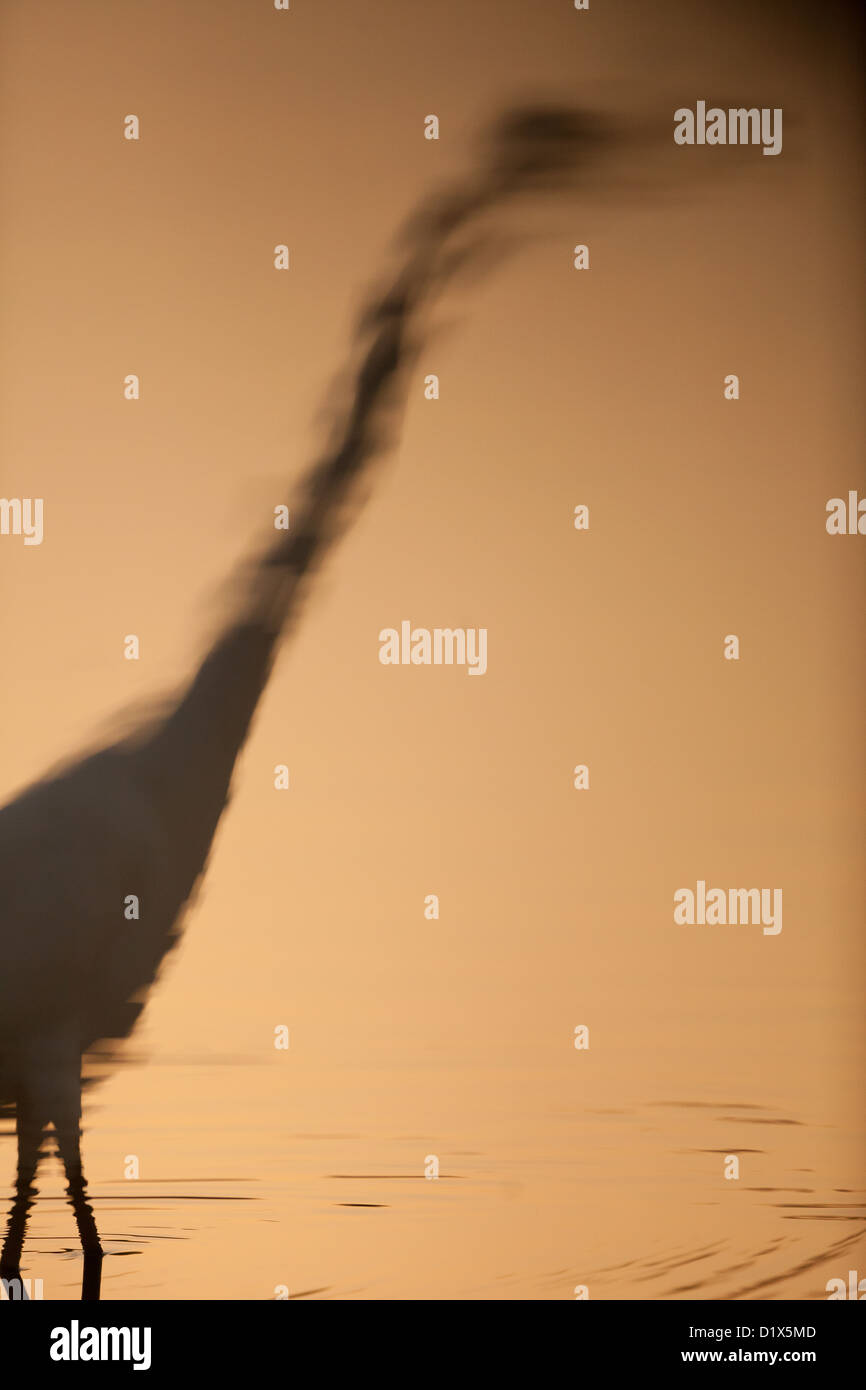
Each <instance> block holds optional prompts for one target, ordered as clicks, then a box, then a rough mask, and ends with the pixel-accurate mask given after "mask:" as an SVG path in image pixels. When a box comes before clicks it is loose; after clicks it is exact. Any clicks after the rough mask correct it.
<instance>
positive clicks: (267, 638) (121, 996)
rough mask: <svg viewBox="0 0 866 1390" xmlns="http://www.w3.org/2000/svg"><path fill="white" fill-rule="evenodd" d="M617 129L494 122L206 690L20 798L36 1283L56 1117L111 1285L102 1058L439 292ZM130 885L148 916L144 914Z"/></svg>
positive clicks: (442, 204) (11, 965) (407, 279)
mask: <svg viewBox="0 0 866 1390" xmlns="http://www.w3.org/2000/svg"><path fill="white" fill-rule="evenodd" d="M608 138H609V137H608V136H607V135H606V134H605V132H604V131H603V130H602V129H601V128H600V127H599V124H598V123H597V122H596V121H595V120H594V119H592V118H590V117H588V116H587V115H585V114H583V113H580V112H575V111H571V110H563V109H559V108H550V107H537V108H528V109H522V110H518V111H513V112H510V113H508V114H507V115H505V116H504V117H503V118H501V119H500V120H499V121H498V122H497V123H496V124H495V125H494V126H493V127H492V129H491V130H490V131H489V132H488V134H487V137H486V139H485V141H484V144H483V147H482V152H481V157H480V161H479V166H478V167H477V168H476V170H475V172H474V173H473V174H472V175H471V176H470V177H469V178H468V179H467V180H466V182H465V183H464V184H458V185H456V186H455V187H453V188H451V189H449V190H446V191H445V192H444V193H442V194H440V195H437V196H435V197H433V198H432V199H431V200H429V201H425V203H424V204H423V205H422V206H421V207H420V209H419V210H418V211H417V213H416V214H415V215H413V216H412V217H411V218H410V219H409V221H408V223H407V224H406V227H405V228H404V232H403V236H402V238H401V240H400V241H399V243H398V244H399V247H400V251H401V255H402V261H401V264H400V267H399V269H398V272H397V274H396V276H394V277H393V278H392V280H391V282H390V283H389V284H388V285H387V286H386V288H385V289H384V291H383V292H380V293H377V294H375V295H374V296H373V297H372V300H371V302H370V303H369V305H368V307H367V308H366V310H365V311H364V312H363V313H362V315H361V316H360V319H359V322H358V324H357V326H356V329H355V332H354V336H353V342H352V353H351V357H350V360H351V363H352V364H353V365H352V366H351V369H350V372H349V375H348V377H347V378H345V379H344V380H348V382H349V383H350V386H349V391H348V398H347V400H346V402H345V404H344V406H343V407H342V409H338V410H337V411H336V414H335V423H334V432H333V438H332V440H331V443H330V447H328V448H327V449H326V450H325V452H324V454H323V457H322V458H321V459H320V460H319V461H318V462H317V463H316V464H315V465H314V467H313V468H312V469H311V471H310V472H309V474H308V476H307V478H306V481H305V484H304V486H303V489H302V492H301V496H300V503H299V506H298V507H297V508H296V509H295V510H294V511H293V525H292V527H291V530H290V531H289V532H287V533H285V534H282V535H281V536H280V539H279V540H278V541H275V542H272V543H271V544H270V545H269V546H268V547H267V548H266V549H265V550H264V551H263V553H262V554H261V555H260V556H259V557H258V558H257V559H256V560H255V561H254V562H253V564H252V566H251V568H250V570H249V572H248V573H247V575H246V578H245V582H244V586H243V595H242V600H241V602H240V604H239V606H238V610H237V611H236V612H235V614H234V616H233V617H232V619H231V621H229V622H227V623H226V625H225V626H224V627H223V629H222V631H221V632H220V633H219V635H218V637H217V640H216V641H215V642H214V643H213V645H212V647H211V649H210V650H209V651H208V652H207V654H206V656H205V658H204V660H203V661H202V662H201V664H200V666H199V668H198V670H197V672H196V673H195V675H194V676H193V678H192V680H191V682H190V684H189V686H188V687H187V688H186V690H185V691H184V692H183V693H182V694H181V696H180V697H179V698H178V699H177V700H176V702H175V703H174V704H173V705H171V706H169V707H168V708H167V709H166V711H165V712H164V713H162V714H161V715H160V716H159V717H158V718H157V719H155V720H151V721H149V722H148V724H147V725H146V727H144V728H140V729H138V730H137V731H136V732H134V733H133V734H131V735H129V736H128V737H124V738H123V739H121V740H119V741H116V742H114V743H112V744H111V745H109V746H107V747H104V748H102V749H100V750H99V751H97V752H94V753H89V754H87V755H85V756H83V757H81V758H79V759H78V760H77V761H76V762H74V763H73V764H71V765H67V766H66V767H65V768H64V769H62V770H61V771H60V772H59V773H56V774H55V775H52V776H50V777H49V778H46V779H45V780H42V781H39V782H37V783H36V784H35V785H33V786H32V787H30V788H28V789H27V790H25V791H24V792H23V793H21V794H20V795H19V796H17V797H16V798H15V799H14V800H13V801H12V802H10V803H9V804H7V805H6V806H5V807H3V808H2V809H0V903H2V908H0V914H2V915H0V1109H2V1108H5V1110H6V1111H7V1112H8V1111H11V1110H12V1109H13V1108H14V1111H15V1115H16V1133H17V1143H18V1163H17V1174H16V1181H15V1192H14V1201H13V1205H12V1208H11V1212H10V1215H9V1224H8V1230H7V1233H6V1238H5V1243H4V1246H3V1251H2V1257H0V1275H2V1277H3V1279H5V1280H7V1281H10V1280H14V1279H20V1263H21V1256H22V1251H23V1244H24V1236H25V1226H26V1221H27V1216H28V1212H29V1210H30V1208H31V1206H32V1204H33V1201H34V1199H35V1196H36V1188H35V1186H34V1182H35V1178H36V1172H37V1166H38V1163H39V1160H40V1156H41V1154H42V1152H43V1148H44V1146H45V1145H46V1144H47V1133H48V1127H49V1126H51V1125H53V1130H54V1136H55V1142H56V1147H57V1151H58V1153H59V1156H60V1159H61V1161H62V1163H63V1166H64V1170H65V1175H66V1181H67V1192H68V1196H69V1200H70V1202H71V1205H72V1207H73V1210H74V1213H75V1218H76V1221H77V1225H78V1230H79V1235H80V1239H81V1246H82V1249H83V1252H84V1278H83V1285H82V1297H84V1298H89V1299H92V1298H98V1297H99V1289H100V1277H101V1262H102V1248H101V1245H100V1240H99V1234H98V1231H97V1227H96V1222H95V1220H94V1216H93V1211H92V1208H91V1206H90V1203H89V1201H88V1197H87V1189H86V1185H85V1178H84V1171H83V1168H82V1160H81V1090H82V1059H83V1057H84V1055H85V1054H86V1053H87V1051H88V1049H91V1048H93V1047H94V1045H95V1044H97V1043H98V1042H100V1041H101V1040H106V1039H119V1038H124V1037H126V1036H127V1035H128V1034H129V1033H130V1031H131V1029H132V1028H133V1026H134V1025H135V1022H136V1020H137V1018H138V1016H139V1013H140V1011H141V1009H142V1007H143V1003H144V999H145V997H146V993H147V990H148V988H149V986H150V985H151V984H152V982H153V981H154V979H155V977H156V975H157V972H158V971H159V968H160V964H161V962H162V961H163V959H164V958H165V956H166V953H167V952H168V951H169V950H170V948H171V946H172V944H173V942H174V941H175V940H176V938H177V933H178V927H179V923H180V921H181V919H182V916H183V913H184V910H185V909H186V908H187V906H188V905H189V903H190V901H191V899H192V897H193V895H194V892H195V889H196V885H197V884H198V882H199V880H200V878H201V875H202V874H203V872H204V870H205V866H206V863H207V859H208V854H209V851H210V847H211V842H212V840H213V836H214V832H215V830H216V828H217V824H218V822H219V820H220V817H221V815H222V813H223V811H224V809H225V807H226V805H227V802H228V798H229V790H230V784H231V779H232V773H233V769H234V766H235V762H236V760H237V758H238V754H239V752H240V750H241V748H242V747H243V745H244V742H245V740H246V738H247V735H248V733H249V729H250V724H251V721H252V719H253V716H254V714H255V710H256V706H257V704H258V702H259V700H260V697H261V695H262V691H263V690H264V687H265V685H266V683H267V680H268V675H269V673H270V670H271V667H272V664H273V661H274V658H275V654H276V651H277V648H278V645H279V642H280V640H281V639H282V638H283V637H284V636H285V634H286V632H287V631H288V629H289V628H290V626H291V625H292V623H293V621H294V620H295V618H296V617H297V615H298V612H299V607H300V600H301V597H302V595H303V593H304V592H305V591H306V589H307V587H308V583H309V580H310V576H311V574H312V572H313V571H314V570H315V568H316V566H317V565H318V564H319V562H320V561H321V559H322V557H323V555H324V554H325V552H326V550H327V549H328V547H329V545H330V544H331V543H332V542H333V540H334V539H335V538H336V537H337V535H338V534H339V533H340V531H341V530H342V529H343V528H344V526H345V525H346V523H347V521H348V520H349V519H350V512H351V510H352V508H351V503H352V501H353V498H354V501H355V503H356V506H357V502H358V497H357V488H356V486H355V485H356V484H357V482H358V481H359V479H360V478H361V476H362V475H363V474H364V473H365V472H366V471H367V468H368V465H369V464H370V462H371V460H372V459H373V458H374V457H375V456H376V455H377V454H380V453H381V452H382V450H383V449H384V448H385V447H386V445H387V442H388V435H389V433H393V431H392V430H390V431H389V429H388V426H389V425H392V424H393V418H394V414H395V412H396V410H397V409H398V407H399V405H400V398H401V394H402V393H401V392H400V391H399V390H398V389H397V388H398V386H399V384H400V383H401V381H402V380H403V379H404V371H403V369H404V368H405V366H406V364H407V363H408V362H410V361H411V360H412V359H413V357H414V354H415V352H416V351H417V347H418V344H419V342H420V341H421V329H422V323H423V315H424V308H425V305H426V304H427V303H428V302H429V301H430V300H431V299H432V298H433V296H434V295H435V293H436V292H437V290H438V289H439V288H440V286H441V285H443V284H444V282H445V281H446V280H448V279H449V278H451V277H452V276H454V275H455V274H457V273H458V272H459V271H461V269H462V268H463V267H465V266H471V265H476V266H480V265H481V264H482V263H483V262H484V260H485V254H488V255H489V253H490V251H491V249H492V248H493V246H494V243H495V234H494V229H488V230H487V231H485V230H484V227H483V214H485V213H487V212H488V211H489V210H490V209H493V208H496V207H498V206H500V205H502V204H505V203H506V202H508V201H509V200H510V199H511V198H513V197H514V196H515V195H520V194H524V193H527V192H533V191H545V190H547V191H550V190H553V191H559V190H562V189H563V188H567V187H569V186H570V185H571V184H572V182H573V180H574V176H575V174H580V172H581V169H582V168H584V167H585V166H586V163H587V161H588V162H589V164H590V165H591V164H592V163H593V156H594V155H595V154H596V153H597V152H598V150H599V149H600V148H601V147H602V146H603V145H605V143H606V142H607V140H608ZM467 234H468V236H467ZM130 895H135V896H136V897H137V898H138V899H139V904H140V908H139V914H140V915H139V918H138V920H133V921H129V920H127V918H126V916H125V914H124V904H125V902H126V900H127V899H128V898H129V896H130Z"/></svg>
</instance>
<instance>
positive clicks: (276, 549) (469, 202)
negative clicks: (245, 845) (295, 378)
mask: <svg viewBox="0 0 866 1390" xmlns="http://www.w3.org/2000/svg"><path fill="white" fill-rule="evenodd" d="M476 204H477V195H475V197H474V198H472V199H470V198H468V197H467V198H464V199H463V200H462V202H461V203H460V204H459V206H452V208H451V213H450V216H449V217H448V219H447V220H446V219H444V218H443V219H442V225H441V226H440V227H439V228H438V236H437V237H431V236H430V234H429V233H428V237H427V244H426V245H425V247H424V248H423V250H422V249H421V248H419V247H418V246H417V245H416V247H415V249H414V250H413V252H412V255H411V256H410V258H409V260H408V261H407V263H406V265H405V266H404V267H403V269H402V271H401V273H400V274H399V275H398V276H397V278H396V280H395V281H394V283H393V284H392V285H391V286H390V287H389V288H388V290H387V291H386V292H385V293H384V294H380V295H379V296H377V297H376V299H374V301H373V303H372V305H371V306H370V308H369V309H368V310H367V311H366V313H365V314H364V315H363V317H362V320H361V323H360V325H359V328H358V332H357V342H356V361H357V366H356V368H355V371H354V373H353V377H352V386H351V392H350V398H349V401H348V404H347V406H346V408H345V409H344V411H343V414H342V418H341V420H340V421H339V424H338V426H337V429H336V431H335V436H336V437H335V441H334V443H333V445H332V447H331V449H329V450H328V451H327V452H326V454H325V456H324V457H323V458H322V459H321V460H320V461H319V462H318V463H317V464H316V465H315V466H314V467H313V468H312V469H311V471H310V473H309V475H308V477H307V479H306V482H305V484H304V489H303V493H302V496H301V499H300V506H299V507H298V508H297V509H296V510H295V512H294V515H293V518H292V525H291V529H290V531H289V532H288V533H286V534H284V535H281V536H280V538H279V540H277V541H275V542H273V543H272V544H271V546H270V548H269V549H268V550H267V551H266V552H265V554H264V555H263V556H261V557H260V559H259V560H258V561H257V562H256V564H255V565H254V567H253V570H252V574H251V577H250V579H249V580H248V582H247V588H246V593H245V597H244V599H243V601H242V603H241V604H240V607H239V611H238V613H237V616H236V617H235V618H234V619H233V620H232V621H231V623H230V624H228V626H226V627H225V628H224V629H223V631H222V632H221V633H220V635H219V636H218V638H217V639H216V641H215V642H214V643H213V645H212V646H211V648H210V650H209V651H208V652H207V654H206V656H205V658H204V660H203V661H202V662H201V665H200V666H199V668H198V671H197V672H196V674H195V676H194V677H193V679H192V681H191V682H190V684H189V686H188V687H187V689H186V691H185V692H184V694H183V695H182V697H181V698H180V699H179V700H178V702H177V703H176V704H175V705H174V707H173V708H172V709H171V710H170V711H169V713H168V714H167V716H166V717H165V718H164V719H163V720H162V721H161V722H160V723H159V724H158V726H157V727H156V729H155V730H154V732H153V733H152V735H151V736H150V737H148V738H147V739H146V741H145V742H144V743H143V744H142V746H141V758H140V763H139V766H140V767H141V769H142V776H144V777H145V778H146V779H147V782H148V785H149V787H150V790H151V792H152V794H153V796H154V797H155V798H156V800H157V802H158V804H159V806H160V809H161V810H162V811H163V813H164V814H165V815H166V816H168V817H169V818H170V819H171V822H172V824H173V825H174V826H176V827H181V826H182V827H183V829H182V832H181V831H180V829H178V833H182V834H183V836H184V839H185V840H189V839H190V837H192V838H193V839H194V840H195V846H194V847H193V845H192V842H191V841H190V852H191V854H192V857H193V859H195V858H196V857H197V856H198V857H203V856H204V855H206V852H207V848H208V846H209V844H210V840H211V838H212V836H213V833H214V831H215V829H216V825H217V822H218V820H219V817H220V815H221V813H222V810H223V807H224V805H225V803H226V800H227V798H228V792H229V785H230V782H231V777H232V772H233V769H234V766H235V763H236V760H237V758H238V755H239V753H240V751H241V749H242V748H243V745H244V743H245V741H246V738H247V735H248V733H249V730H250V726H251V723H252V721H253V718H254V715H255V712H256V708H257V706H258V703H259V700H260V698H261V696H262V693H263V691H264V689H265V686H266V684H267V681H268V676H269V674H270V671H271V667H272V664H273V659H274V655H275V651H276V647H277V644H278V641H279V639H280V638H281V636H282V635H283V634H284V633H285V632H286V630H287V628H289V627H290V626H291V625H292V624H293V622H294V620H295V619H296V617H297V615H298V612H299V609H300V606H301V599H302V597H303V593H304V590H305V588H306V585H307V582H308V579H309V575H310V572H311V571H312V570H313V569H314V568H315V566H316V565H317V563H318V562H319V561H320V560H321V558H322V556H323V554H324V552H325V551H326V549H327V548H328V546H329V545H330V544H331V543H332V542H333V540H334V539H335V538H336V536H337V535H338V534H339V532H340V530H341V529H342V527H343V525H345V522H346V520H347V515H346V514H347V511H348V503H349V502H350V501H351V499H352V495H353V488H354V484H355V483H356V482H357V480H358V478H359V477H360V475H361V474H362V473H363V472H364V471H365V469H366V468H367V467H368V466H369V464H370V461H371V460H372V458H373V457H374V456H375V455H376V454H377V453H378V452H379V450H380V449H381V447H382V445H383V443H384V442H386V441H385V438H384V436H385V434H386V426H388V425H392V426H393V421H391V420H390V419H389V416H390V415H392V414H393V412H394V410H395V407H398V406H399V403H400V402H399V395H398V394H397V393H396V392H395V389H394V388H395V379H396V378H397V377H398V375H399V374H400V371H401V368H403V366H404V365H405V363H406V362H407V360H408V358H409V357H410V356H411V355H412V351H413V348H414V346H415V345H416V344H413V345H412V346H410V344H409V334H410V325H411V326H412V332H413V333H414V332H415V329H414V322H415V320H416V319H417V311H418V309H419V306H420V304H421V302H422V300H423V299H424V297H425V296H426V295H427V294H428V293H429V290H430V288H431V285H432V283H433V281H434V279H436V278H440V279H441V278H444V274H445V273H447V269H446V270H443V267H442V266H441V265H440V264H438V263H437V258H436V253H437V252H438V250H439V245H437V241H438V243H441V242H443V241H445V240H446V239H447V238H448V236H449V235H450V234H451V233H452V232H453V230H454V228H455V227H456V226H457V225H458V224H459V222H460V221H462V220H465V219H466V218H467V217H468V216H469V215H470V214H471V212H472V211H473V209H474V207H475V206H476Z"/></svg>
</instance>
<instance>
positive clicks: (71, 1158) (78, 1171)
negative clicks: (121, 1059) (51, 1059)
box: [54, 1075, 102, 1302]
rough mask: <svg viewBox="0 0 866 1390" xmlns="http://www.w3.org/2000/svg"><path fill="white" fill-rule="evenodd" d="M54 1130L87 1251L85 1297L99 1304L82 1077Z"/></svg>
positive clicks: (99, 1278)
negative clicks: (84, 1141) (83, 1146)
mask: <svg viewBox="0 0 866 1390" xmlns="http://www.w3.org/2000/svg"><path fill="white" fill-rule="evenodd" d="M54 1129H55V1131H56V1135H57V1152H58V1153H59V1155H60V1158H61V1160H62V1162H63V1168H64V1171H65V1173H66V1183H67V1187H66V1191H67V1193H68V1195H69V1200H70V1202H71V1204H72V1210H73V1211H74V1213H75V1221H76V1224H77V1226H78V1234H79V1236H80V1237H81V1249H82V1250H83V1252H84V1274H83V1278H82V1284H81V1297H82V1299H83V1300H84V1301H86V1302H95V1301H97V1300H98V1299H99V1291H100V1286H101V1283H102V1246H101V1244H100V1241H99V1232H98V1230H97V1229H96V1220H95V1218H94V1215H93V1208H92V1207H91V1205H90V1203H89V1202H88V1200H87V1184H86V1183H85V1180H84V1169H83V1168H82V1166H81V1079H80V1075H79V1076H78V1077H77V1078H76V1086H75V1094H74V1097H73V1095H72V1092H71V1088H65V1094H64V1101H63V1105H62V1107H61V1108H60V1109H59V1110H58V1111H57V1112H56V1113H55V1117H54Z"/></svg>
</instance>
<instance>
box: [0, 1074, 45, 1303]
mask: <svg viewBox="0 0 866 1390" xmlns="http://www.w3.org/2000/svg"><path fill="white" fill-rule="evenodd" d="M16 1110H17V1125H16V1129H17V1134H18V1171H17V1173H16V1177H15V1200H14V1201H13V1203H12V1208H11V1210H10V1212H9V1226H8V1228H7V1231H6V1239H5V1240H4V1242H3V1250H2V1253H0V1278H2V1279H3V1280H5V1282H6V1284H7V1290H8V1286H9V1284H10V1282H11V1281H12V1280H18V1289H16V1292H18V1291H19V1290H20V1292H21V1293H23V1286H22V1285H21V1283H20V1281H21V1253H22V1250H23V1249H24V1232H25V1229H26V1226H27V1217H28V1215H29V1214H30V1208H31V1207H32V1206H33V1202H34V1199H35V1197H36V1188H35V1186H34V1178H35V1177H36V1169H37V1167H38V1165H39V1158H40V1153H41V1148H42V1128H43V1126H42V1121H41V1119H39V1118H38V1112H37V1111H35V1110H33V1109H32V1108H31V1107H30V1106H29V1105H28V1103H27V1099H26V1098H24V1097H19V1100H18V1102H17V1105H16Z"/></svg>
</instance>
